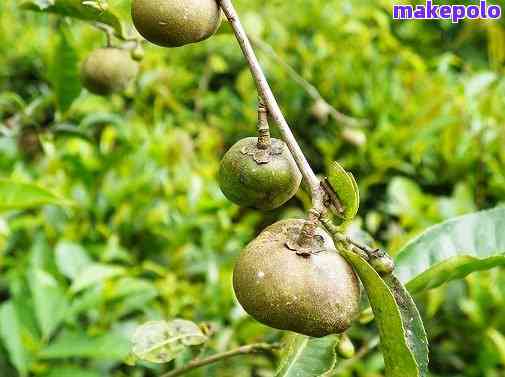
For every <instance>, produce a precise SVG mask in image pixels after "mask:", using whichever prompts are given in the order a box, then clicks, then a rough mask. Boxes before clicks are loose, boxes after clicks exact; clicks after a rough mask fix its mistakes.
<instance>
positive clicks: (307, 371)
mask: <svg viewBox="0 0 505 377" xmlns="http://www.w3.org/2000/svg"><path fill="white" fill-rule="evenodd" d="M339 338H340V337H339V336H338V335H330V336H326V337H324V338H311V337H308V336H304V335H299V334H290V335H289V336H288V339H287V341H286V343H285V345H284V347H283V354H282V357H281V361H280V364H279V368H278V370H277V373H276V374H275V376H276V377H318V376H322V375H325V374H326V373H328V372H329V371H331V370H332V369H333V368H334V367H335V363H336V362H337V355H336V350H335V349H336V347H337V344H338V341H339Z"/></svg>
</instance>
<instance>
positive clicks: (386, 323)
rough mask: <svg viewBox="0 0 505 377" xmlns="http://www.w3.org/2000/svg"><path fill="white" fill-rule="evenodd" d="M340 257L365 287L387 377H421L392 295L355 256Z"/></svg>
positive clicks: (345, 254) (370, 268) (345, 255)
mask: <svg viewBox="0 0 505 377" xmlns="http://www.w3.org/2000/svg"><path fill="white" fill-rule="evenodd" d="M341 252H342V254H343V256H344V257H345V258H346V259H347V260H348V261H349V263H351V264H352V266H353V267H354V269H355V271H356V272H357V274H358V275H359V277H360V280H361V282H362V283H363V285H364V286H365V289H366V292H367V295H368V300H369V301H370V306H371V307H372V310H373V312H374V315H375V320H376V323H377V326H378V328H379V334H380V338H381V350H382V354H383V356H384V363H385V368H386V376H387V377H422V376H424V374H423V370H422V369H421V368H420V366H418V364H417V361H416V358H415V356H414V353H413V351H412V350H411V349H410V344H409V340H408V336H407V330H408V328H407V329H405V328H404V324H403V319H402V313H401V311H400V309H399V308H398V305H397V303H396V300H395V296H394V294H393V292H391V290H390V289H389V287H388V285H387V284H386V283H385V282H384V280H382V278H381V277H380V276H379V275H378V274H377V272H376V271H375V270H374V269H373V267H372V266H371V265H370V264H369V263H368V262H367V261H366V260H364V259H363V258H361V257H360V256H359V255H357V254H355V253H354V252H352V251H349V250H346V249H345V248H342V250H341Z"/></svg>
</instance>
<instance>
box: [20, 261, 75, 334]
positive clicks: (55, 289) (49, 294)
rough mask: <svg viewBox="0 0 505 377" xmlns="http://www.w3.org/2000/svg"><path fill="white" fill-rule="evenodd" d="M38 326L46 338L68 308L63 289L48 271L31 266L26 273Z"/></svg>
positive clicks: (58, 323)
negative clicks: (27, 273)
mask: <svg viewBox="0 0 505 377" xmlns="http://www.w3.org/2000/svg"><path fill="white" fill-rule="evenodd" d="M28 281H29V283H30V290H31V292H32V297H33V301H34V305H35V315H36V318H37V322H38V324H39V328H40V330H41V331H42V335H43V336H44V338H45V339H48V338H49V337H50V336H51V334H52V333H53V331H54V330H56V328H57V327H58V326H59V325H60V323H61V321H62V320H63V318H64V317H65V313H66V311H67V309H68V300H67V299H66V297H65V292H64V290H63V289H62V288H61V287H60V285H59V283H58V282H57V281H56V279H55V278H54V277H53V276H52V275H51V274H49V273H48V272H46V271H44V270H42V269H39V268H33V269H31V270H30V272H29V275H28Z"/></svg>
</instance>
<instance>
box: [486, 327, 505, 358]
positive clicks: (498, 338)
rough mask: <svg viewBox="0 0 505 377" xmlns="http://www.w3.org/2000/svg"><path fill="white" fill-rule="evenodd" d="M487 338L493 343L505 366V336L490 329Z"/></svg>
mask: <svg viewBox="0 0 505 377" xmlns="http://www.w3.org/2000/svg"><path fill="white" fill-rule="evenodd" d="M486 336H487V337H488V338H489V340H490V341H491V342H492V343H493V346H494V347H495V349H496V352H497V353H498V355H499V357H500V361H501V363H502V365H505V336H504V335H503V334H502V333H501V332H499V331H498V330H496V329H495V328H490V329H488V330H487V331H486Z"/></svg>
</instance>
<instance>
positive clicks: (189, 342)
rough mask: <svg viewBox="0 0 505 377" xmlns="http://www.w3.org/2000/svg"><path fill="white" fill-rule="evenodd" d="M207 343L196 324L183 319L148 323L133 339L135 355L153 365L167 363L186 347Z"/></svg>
mask: <svg viewBox="0 0 505 377" xmlns="http://www.w3.org/2000/svg"><path fill="white" fill-rule="evenodd" d="M206 341H207V337H206V336H205V335H204V334H203V332H202V330H201V329H200V328H199V327H198V326H197V325H196V324H195V323H193V322H191V321H187V320H183V319H175V320H173V321H170V322H166V321H151V322H147V323H145V324H143V325H142V326H140V327H138V328H137V330H136V331H135V333H134V334H133V336H132V339H131V342H132V353H133V355H134V356H135V357H137V358H138V359H140V360H144V361H148V362H151V363H167V362H169V361H170V360H173V359H174V358H175V357H176V356H177V355H178V354H180V353H181V352H182V351H184V349H185V348H186V347H188V346H196V345H200V344H202V343H205V342H206Z"/></svg>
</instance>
